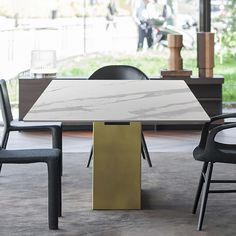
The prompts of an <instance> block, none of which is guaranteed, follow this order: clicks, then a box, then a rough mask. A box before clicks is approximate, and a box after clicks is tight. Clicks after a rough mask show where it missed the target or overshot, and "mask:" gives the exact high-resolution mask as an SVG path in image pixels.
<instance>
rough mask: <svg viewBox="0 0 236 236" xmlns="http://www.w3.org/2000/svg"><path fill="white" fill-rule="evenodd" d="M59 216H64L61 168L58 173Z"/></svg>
mask: <svg viewBox="0 0 236 236" xmlns="http://www.w3.org/2000/svg"><path fill="white" fill-rule="evenodd" d="M57 186H58V217H61V216H62V189H61V170H60V169H59V173H58V184H57Z"/></svg>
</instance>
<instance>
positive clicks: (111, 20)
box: [106, 0, 118, 30]
mask: <svg viewBox="0 0 236 236" xmlns="http://www.w3.org/2000/svg"><path fill="white" fill-rule="evenodd" d="M107 10H108V12H107V15H106V20H107V25H106V30H108V28H109V26H110V24H113V27H114V28H116V19H115V15H116V14H117V13H118V11H117V8H116V2H115V0H110V1H109V3H108V5H107Z"/></svg>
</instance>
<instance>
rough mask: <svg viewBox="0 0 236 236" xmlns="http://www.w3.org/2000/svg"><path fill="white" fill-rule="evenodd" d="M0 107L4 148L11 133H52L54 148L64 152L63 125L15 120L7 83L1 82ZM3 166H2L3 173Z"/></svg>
mask: <svg viewBox="0 0 236 236" xmlns="http://www.w3.org/2000/svg"><path fill="white" fill-rule="evenodd" d="M0 106H1V112H2V117H3V123H4V129H3V135H2V147H3V148H4V149H5V148H6V146H7V142H8V137H9V133H10V132H11V131H51V133H52V143H53V148H58V149H60V150H62V123H61V122H25V121H18V120H13V116H12V112H11V105H10V99H9V95H8V91H7V86H6V81H5V80H0ZM1 168H2V164H0V172H1ZM60 170H61V174H62V151H61V156H60Z"/></svg>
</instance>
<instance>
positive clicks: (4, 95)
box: [0, 79, 13, 127]
mask: <svg viewBox="0 0 236 236" xmlns="http://www.w3.org/2000/svg"><path fill="white" fill-rule="evenodd" d="M0 106H1V112H2V118H3V122H4V126H6V127H9V126H10V122H11V121H12V120H13V116H12V112H11V104H10V99H9V95H8V91H7V85H6V81H5V80H3V79H1V80H0Z"/></svg>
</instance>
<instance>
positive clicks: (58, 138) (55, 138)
mask: <svg viewBox="0 0 236 236" xmlns="http://www.w3.org/2000/svg"><path fill="white" fill-rule="evenodd" d="M52 146H53V148H58V149H60V150H61V155H60V163H59V166H60V173H61V176H62V172H63V161H62V128H61V127H54V128H52Z"/></svg>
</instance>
